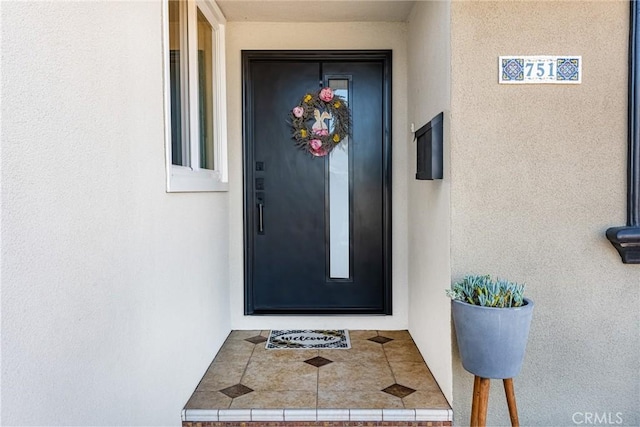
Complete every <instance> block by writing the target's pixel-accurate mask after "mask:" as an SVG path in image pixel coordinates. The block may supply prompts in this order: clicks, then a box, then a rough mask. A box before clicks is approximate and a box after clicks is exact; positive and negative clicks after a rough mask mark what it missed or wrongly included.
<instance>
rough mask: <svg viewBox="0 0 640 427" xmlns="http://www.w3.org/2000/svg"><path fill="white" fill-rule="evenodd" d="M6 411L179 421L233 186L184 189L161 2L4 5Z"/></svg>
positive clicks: (54, 420)
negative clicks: (176, 158)
mask: <svg viewBox="0 0 640 427" xmlns="http://www.w3.org/2000/svg"><path fill="white" fill-rule="evenodd" d="M1 8H2V12H1V13H2V226H1V231H2V241H1V250H2V252H1V255H2V262H1V266H2V397H1V399H2V414H1V420H0V424H2V425H83V426H84V425H109V426H113V425H178V424H179V423H180V411H181V409H182V407H183V406H184V403H185V402H186V401H187V399H188V398H189V396H190V394H191V392H192V391H193V390H194V388H195V386H196V385H197V383H198V381H199V379H200V377H201V376H202V374H203V372H204V371H205V370H206V367H207V366H208V364H209V363H210V362H211V359H212V358H213V356H214V355H215V352H216V351H217V349H218V347H219V346H220V345H221V343H222V341H223V339H224V338H225V336H226V335H227V333H228V332H229V325H230V322H229V309H228V300H229V299H228V298H229V296H228V286H227V279H228V268H227V266H228V261H227V260H228V257H227V245H228V232H227V206H228V194H226V193H217V194H213V193H207V194H167V193H166V192H165V164H164V135H163V106H162V105H163V104H162V103H163V99H162V96H163V95H162V94H163V80H162V79H163V76H162V64H163V62H162V61H163V59H162V55H163V51H162V46H161V40H162V38H161V3H160V2H157V1H156V2H138V1H132V2H114V1H109V2H100V1H91V2H66V1H60V2H2V5H1Z"/></svg>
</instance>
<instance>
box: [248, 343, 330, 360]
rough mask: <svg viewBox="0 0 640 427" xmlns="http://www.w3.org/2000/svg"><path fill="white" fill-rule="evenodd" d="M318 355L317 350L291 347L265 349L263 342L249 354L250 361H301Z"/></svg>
mask: <svg viewBox="0 0 640 427" xmlns="http://www.w3.org/2000/svg"><path fill="white" fill-rule="evenodd" d="M317 355H318V350H292V349H275V350H267V349H265V348H264V343H263V344H259V345H257V346H256V348H255V350H254V351H253V355H252V356H251V361H252V362H272V363H283V362H303V361H305V360H307V359H311V358H312V357H316V356H317Z"/></svg>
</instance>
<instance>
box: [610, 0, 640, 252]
mask: <svg viewBox="0 0 640 427" xmlns="http://www.w3.org/2000/svg"><path fill="white" fill-rule="evenodd" d="M630 3H631V15H630V21H629V136H628V139H629V152H628V159H627V180H628V182H627V225H626V226H623V227H611V228H609V229H608V230H607V233H606V235H607V239H609V240H610V241H611V243H612V244H613V246H614V247H615V248H616V249H617V250H618V252H619V253H620V256H621V257H622V262H623V263H625V264H640V105H639V104H640V89H639V88H638V85H640V69H639V68H640V51H639V49H640V28H639V27H638V26H639V25H640V22H638V21H639V16H638V15H639V14H640V10H639V9H638V5H637V3H636V1H635V0H631V2H630Z"/></svg>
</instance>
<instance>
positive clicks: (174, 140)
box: [169, 0, 189, 166]
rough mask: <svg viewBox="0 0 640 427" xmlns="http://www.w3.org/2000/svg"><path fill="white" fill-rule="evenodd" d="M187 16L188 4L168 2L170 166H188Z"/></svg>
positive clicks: (175, 0)
mask: <svg viewBox="0 0 640 427" xmlns="http://www.w3.org/2000/svg"><path fill="white" fill-rule="evenodd" d="M186 13H187V10H186V2H184V1H179V0H169V80H170V94H169V97H170V99H171V163H172V164H174V165H180V166H189V144H188V138H187V135H188V131H189V129H188V122H187V105H188V102H187V93H188V91H187V78H188V74H187V28H186V27H187V25H186V23H187V16H186Z"/></svg>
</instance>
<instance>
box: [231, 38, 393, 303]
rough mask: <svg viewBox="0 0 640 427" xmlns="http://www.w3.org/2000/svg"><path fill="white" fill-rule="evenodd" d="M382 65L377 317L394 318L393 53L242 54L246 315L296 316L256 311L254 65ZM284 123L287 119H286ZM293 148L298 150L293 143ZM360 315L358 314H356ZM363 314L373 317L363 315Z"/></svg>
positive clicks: (342, 51) (350, 51) (268, 51)
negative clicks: (380, 244)
mask: <svg viewBox="0 0 640 427" xmlns="http://www.w3.org/2000/svg"><path fill="white" fill-rule="evenodd" d="M265 60H269V61H313V62H324V61H327V62H328V61H345V62H358V61H363V62H368V61H380V62H381V63H382V65H383V89H382V90H383V101H382V103H383V105H382V111H383V138H382V140H383V142H382V143H383V149H382V163H383V194H382V210H383V219H382V223H383V236H382V239H383V259H384V261H383V262H384V266H383V271H384V273H383V274H384V277H383V300H384V305H383V310H382V312H377V313H376V314H385V315H391V314H392V287H391V280H392V270H391V269H392V259H391V254H392V252H391V235H392V232H391V212H392V209H391V155H392V151H391V140H392V139H391V138H392V133H391V125H392V121H391V93H392V92H391V85H392V74H391V68H392V52H391V50H243V51H242V169H243V185H242V191H243V234H244V314H245V315H259V314H260V315H261V314H292V313H290V312H287V311H278V312H270V313H255V311H254V307H253V298H249V296H250V295H252V294H253V265H254V259H253V254H254V233H253V229H254V225H255V223H256V218H255V216H254V209H248V207H249V206H252V204H253V201H254V194H253V193H254V191H253V185H252V184H253V182H254V178H255V173H254V167H253V165H254V164H255V159H254V156H253V152H254V150H253V141H254V140H253V131H252V129H253V125H254V123H253V113H252V111H251V105H252V103H253V100H252V98H251V93H252V91H251V83H252V78H251V67H250V65H251V63H252V62H253V61H265ZM283 120H284V118H283ZM291 148H292V149H295V147H294V145H293V141H292V143H291ZM295 314H303V315H304V314H350V315H351V314H354V312H353V310H342V309H334V310H329V311H326V310H325V311H321V312H320V311H313V310H296V312H295ZM355 314H358V313H355ZM361 314H371V313H368V312H363V313H361Z"/></svg>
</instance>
